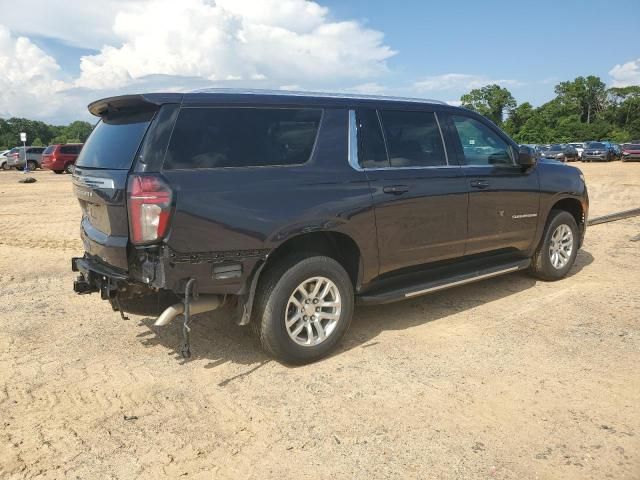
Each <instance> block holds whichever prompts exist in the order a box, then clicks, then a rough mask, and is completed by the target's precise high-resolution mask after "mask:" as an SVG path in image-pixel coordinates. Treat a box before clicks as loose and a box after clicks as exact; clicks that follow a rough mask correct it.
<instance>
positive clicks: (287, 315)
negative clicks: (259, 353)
mask: <svg viewBox="0 0 640 480" xmlns="http://www.w3.org/2000/svg"><path fill="white" fill-rule="evenodd" d="M264 275H265V276H264V278H262V279H261V281H260V284H259V286H258V291H257V292H256V299H255V302H256V304H255V309H254V312H255V316H254V318H253V319H252V322H253V323H254V329H255V330H256V331H257V333H258V335H259V337H260V342H261V344H262V347H263V348H264V349H265V350H266V351H267V353H269V354H270V355H272V356H273V357H275V358H276V359H278V360H280V361H283V362H285V363H290V364H298V365H300V364H305V363H311V362H314V361H316V360H319V359H321V358H322V357H324V356H326V355H327V354H329V353H330V352H331V351H332V350H333V349H334V348H335V346H336V345H337V343H338V342H339V341H340V339H341V338H342V336H343V335H344V334H345V332H346V331H347V329H348V328H349V324H350V323H351V318H352V316H353V308H354V296H353V285H352V283H351V278H350V277H349V275H348V274H347V272H346V271H345V269H344V268H343V267H342V265H340V264H339V263H338V262H337V261H335V260H334V259H333V258H330V257H324V256H312V257H306V258H304V257H291V258H288V259H284V260H282V261H280V262H279V264H277V265H275V266H274V267H273V268H271V269H270V270H268V271H266V272H265V274H264Z"/></svg>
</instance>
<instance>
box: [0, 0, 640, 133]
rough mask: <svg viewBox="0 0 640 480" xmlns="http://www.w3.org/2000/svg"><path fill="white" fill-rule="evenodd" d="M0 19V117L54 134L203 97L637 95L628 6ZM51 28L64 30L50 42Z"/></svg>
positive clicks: (313, 7)
mask: <svg viewBox="0 0 640 480" xmlns="http://www.w3.org/2000/svg"><path fill="white" fill-rule="evenodd" d="M0 11H2V12H3V15H2V16H0V64H4V65H7V66H8V68H7V69H6V70H8V71H10V72H12V73H11V74H10V75H3V76H0V116H2V117H6V116H11V115H19V116H31V117H32V118H33V117H35V118H41V119H45V120H49V121H57V122H65V121H68V120H71V119H74V118H78V117H79V116H81V117H83V118H84V117H86V116H87V114H86V110H85V105H86V104H87V103H88V102H89V101H91V100H93V99H96V98H100V97H104V96H108V95H114V94H121V93H132V92H136V91H144V90H147V91H148V90H185V89H191V88H196V87H201V86H203V85H218V86H230V87H251V88H260V87H264V88H288V89H303V90H344V91H351V92H355V91H361V92H366V93H381V94H391V95H408V96H419V97H428V98H437V99H440V100H445V101H449V102H455V101H457V100H459V98H460V96H461V95H462V94H463V93H465V92H467V91H469V90H470V89H471V88H475V87H480V86H483V85H485V84H488V83H499V84H501V85H503V86H505V87H506V88H508V89H509V90H510V91H511V92H512V93H513V94H514V96H515V97H516V99H517V100H518V102H524V101H530V102H532V103H533V104H534V105H540V104H542V103H544V102H545V101H548V100H550V99H551V98H553V87H554V85H555V84H556V83H558V82H560V81H563V80H571V79H573V78H575V77H576V76H578V75H590V74H594V75H598V76H600V77H601V78H602V79H603V80H604V81H605V82H606V83H607V84H609V85H610V86H612V85H619V86H621V85H635V84H640V40H638V38H637V37H638V35H637V31H638V28H637V27H636V26H635V24H636V23H637V20H638V19H639V18H640V1H638V0H610V1H600V0H588V1H582V2H578V1H558V0H556V1H549V0H541V1H537V2H535V3H534V2H526V3H525V2H514V1H498V0H486V1H482V2H470V1H469V2H463V1H451V0H450V1H448V2H430V1H402V2H398V1H396V2H389V1H379V0H368V1H364V0H350V1H337V0H324V1H323V0H320V1H318V2H309V1H305V0H260V1H252V0H217V1H216V2H215V3H214V2H213V0H181V1H180V2H177V1H174V0H93V1H91V0H21V9H16V8H15V4H14V1H13V0H0ZM24 12H29V21H27V22H25V21H24ZM54 14H55V15H56V17H57V18H59V19H64V21H57V22H56V27H55V28H51V25H52V24H51V18H52V15H54ZM627 19H632V20H631V23H630V25H632V27H626V25H625V23H626V22H627ZM150 24H153V25H157V27H155V28H149V25H150Z"/></svg>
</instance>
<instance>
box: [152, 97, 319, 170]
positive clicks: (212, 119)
mask: <svg viewBox="0 0 640 480" xmlns="http://www.w3.org/2000/svg"><path fill="white" fill-rule="evenodd" d="M321 117H322V110H319V109H287V108H183V109H182V110H180V114H179V115H178V119H177V120H176V124H175V127H174V129H173V134H172V136H171V141H170V142H169V148H168V149H167V154H166V157H165V161H164V168H165V169H168V170H171V169H193V168H224V167H258V166H275V165H298V164H302V163H305V162H307V161H308V160H309V158H310V157H311V152H312V150H313V145H314V143H315V139H316V136H317V133H318V128H319V126H320V118H321Z"/></svg>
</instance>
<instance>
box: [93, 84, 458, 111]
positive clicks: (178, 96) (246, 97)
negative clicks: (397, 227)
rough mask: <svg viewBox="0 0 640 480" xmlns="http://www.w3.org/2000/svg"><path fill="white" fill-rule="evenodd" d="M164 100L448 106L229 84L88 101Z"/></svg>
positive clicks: (111, 105)
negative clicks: (249, 88) (182, 91)
mask: <svg viewBox="0 0 640 480" xmlns="http://www.w3.org/2000/svg"><path fill="white" fill-rule="evenodd" d="M165 103H180V104H182V105H189V106H196V105H207V104H221V103H223V104H230V105H242V104H255V103H261V104H265V105H281V106H285V105H307V106H323V107H332V106H334V107H348V106H372V105H376V106H380V105H381V104H383V103H384V104H386V105H389V106H391V105H392V106H395V107H402V108H412V107H413V108H415V107H416V106H424V105H430V106H438V107H443V106H444V107H446V106H448V105H447V104H446V103H445V102H441V101H438V100H428V99H424V98H409V97H390V96H382V95H358V94H348V93H326V92H293V91H287V90H242V89H230V88H207V89H202V90H194V91H191V92H186V93H143V94H136V95H122V96H118V97H109V98H103V99H101V100H97V101H95V102H92V103H91V104H89V106H88V108H89V111H90V112H91V113H92V114H93V115H96V116H100V115H103V114H105V113H106V112H114V111H117V110H120V109H125V108H126V109H129V108H132V107H136V108H141V109H145V108H153V109H155V108H156V107H157V105H162V104H165Z"/></svg>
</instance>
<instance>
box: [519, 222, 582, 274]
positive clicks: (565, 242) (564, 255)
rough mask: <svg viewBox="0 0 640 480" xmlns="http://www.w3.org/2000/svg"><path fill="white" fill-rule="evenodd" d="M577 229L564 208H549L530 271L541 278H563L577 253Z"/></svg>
mask: <svg viewBox="0 0 640 480" xmlns="http://www.w3.org/2000/svg"><path fill="white" fill-rule="evenodd" d="M578 238H579V229H578V225H577V223H576V220H575V218H573V215H571V214H570V213H569V212H567V211H565V210H551V213H550V214H549V220H548V221H547V226H546V228H545V230H544V235H543V236H542V240H541V241H540V245H539V246H538V248H537V249H536V251H535V253H534V254H533V258H532V259H531V267H530V272H531V274H532V275H533V276H534V277H537V278H539V279H541V280H547V281H554V280H560V279H561V278H564V277H565V276H566V275H567V273H569V270H571V267H572V266H573V264H574V262H575V260H576V255H577V254H578Z"/></svg>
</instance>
